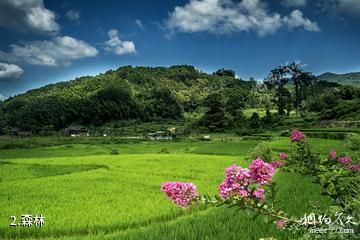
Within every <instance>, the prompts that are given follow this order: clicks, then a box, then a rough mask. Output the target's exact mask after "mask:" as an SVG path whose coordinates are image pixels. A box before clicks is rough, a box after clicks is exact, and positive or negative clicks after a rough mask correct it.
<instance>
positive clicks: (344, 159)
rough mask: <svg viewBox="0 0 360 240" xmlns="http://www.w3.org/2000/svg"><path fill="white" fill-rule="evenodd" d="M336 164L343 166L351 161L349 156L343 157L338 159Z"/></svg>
mask: <svg viewBox="0 0 360 240" xmlns="http://www.w3.org/2000/svg"><path fill="white" fill-rule="evenodd" d="M338 162H339V163H341V164H343V165H348V164H350V163H351V162H352V159H351V157H349V156H343V157H339V158H338Z"/></svg>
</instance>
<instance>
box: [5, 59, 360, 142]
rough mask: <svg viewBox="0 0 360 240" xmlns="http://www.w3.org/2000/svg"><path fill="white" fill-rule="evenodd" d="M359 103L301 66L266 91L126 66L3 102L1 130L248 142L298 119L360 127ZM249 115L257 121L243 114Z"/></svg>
mask: <svg viewBox="0 0 360 240" xmlns="http://www.w3.org/2000/svg"><path fill="white" fill-rule="evenodd" d="M284 69H285V70H284ZM279 70H281V71H283V72H284V71H285V72H288V73H292V74H293V75H292V77H291V78H287V75H289V74H287V75H286V74H285V75H284V74H283V73H281V71H279ZM279 74H280V75H279ZM294 74H295V75H294ZM271 78H274V79H271ZM277 81H278V82H277ZM290 83H291V84H290ZM359 99H360V90H359V88H357V87H353V86H342V85H339V84H336V83H328V82H326V81H318V80H317V79H316V78H315V77H314V76H313V75H312V74H311V73H307V72H303V71H302V69H301V68H300V67H299V66H298V65H296V64H295V63H293V64H291V65H289V66H281V67H280V68H276V69H274V70H272V71H271V74H270V75H269V77H268V79H267V80H266V79H265V81H264V83H257V82H256V81H253V80H251V81H244V80H241V79H237V78H235V73H234V71H232V70H225V69H220V70H218V71H216V72H214V73H212V74H207V73H203V72H201V71H200V70H198V69H196V68H195V67H193V66H189V65H177V66H172V67H169V68H167V67H132V66H124V67H120V68H118V69H116V70H109V71H107V72H105V73H102V74H99V75H97V76H84V77H80V78H77V79H75V80H71V81H67V82H60V83H56V84H51V85H47V86H44V87H41V88H38V89H34V90H31V91H28V92H26V93H24V94H20V95H17V96H15V97H12V98H9V99H7V100H6V101H4V102H0V129H1V130H2V129H4V127H6V126H11V127H15V128H17V129H20V130H22V131H31V132H32V133H33V134H42V135H44V134H45V135H46V134H48V133H54V132H57V131H59V130H62V129H64V128H66V127H68V126H70V125H74V124H82V125H85V126H89V127H92V129H94V128H97V127H99V126H104V125H106V124H108V123H114V122H122V123H121V124H123V123H124V122H125V123H126V122H127V124H125V125H122V126H125V127H127V126H129V123H131V124H133V123H134V122H136V123H137V124H138V123H147V122H152V123H155V122H160V123H164V122H169V121H174V122H177V125H181V126H183V127H184V132H185V133H186V132H191V131H194V130H197V131H200V132H208V131H210V132H217V131H218V132H223V131H235V132H237V133H241V134H243V133H246V132H249V131H252V132H258V131H261V130H263V129H271V128H273V127H275V126H276V125H280V126H283V125H284V124H286V123H285V122H284V121H285V120H286V119H288V118H289V117H291V114H290V113H291V112H294V111H296V112H297V115H298V116H299V115H300V116H301V120H306V121H307V122H309V121H310V122H311V121H313V122H315V121H318V120H334V119H335V120H351V121H354V120H358V117H359V111H358V109H359V107H360V104H359ZM249 109H254V111H251V112H252V115H251V116H247V115H246V114H244V113H246V112H249V111H248V110H249ZM261 112H264V113H265V114H263V115H262V114H261ZM259 114H260V115H259ZM121 124H120V125H121ZM115 125H116V126H118V127H119V126H120V125H119V124H115ZM1 130H0V134H1ZM3 133H4V132H3Z"/></svg>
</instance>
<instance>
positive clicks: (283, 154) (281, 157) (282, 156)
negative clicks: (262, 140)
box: [279, 152, 289, 160]
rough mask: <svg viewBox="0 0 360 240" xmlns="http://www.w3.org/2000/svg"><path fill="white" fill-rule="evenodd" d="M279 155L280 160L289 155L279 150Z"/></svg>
mask: <svg viewBox="0 0 360 240" xmlns="http://www.w3.org/2000/svg"><path fill="white" fill-rule="evenodd" d="M279 157H280V159H281V160H285V159H287V158H288V157H289V154H287V153H286V152H281V153H279Z"/></svg>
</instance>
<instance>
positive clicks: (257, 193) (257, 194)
mask: <svg viewBox="0 0 360 240" xmlns="http://www.w3.org/2000/svg"><path fill="white" fill-rule="evenodd" d="M253 196H254V197H255V198H256V199H258V200H260V201H263V200H264V199H265V190H264V189H262V188H257V189H255V190H254V192H253Z"/></svg>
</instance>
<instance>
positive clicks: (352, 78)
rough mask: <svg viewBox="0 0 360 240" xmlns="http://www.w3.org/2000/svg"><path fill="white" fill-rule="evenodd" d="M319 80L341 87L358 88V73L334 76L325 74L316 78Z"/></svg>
mask: <svg viewBox="0 0 360 240" xmlns="http://www.w3.org/2000/svg"><path fill="white" fill-rule="evenodd" d="M317 78H318V79H319V80H323V81H327V82H334V83H339V84H341V85H350V86H360V72H354V73H345V74H336V73H330V72H326V73H323V74H321V75H319V76H317Z"/></svg>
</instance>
